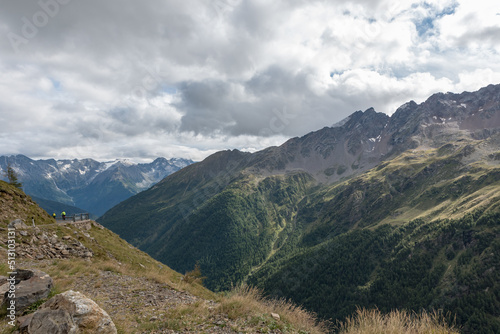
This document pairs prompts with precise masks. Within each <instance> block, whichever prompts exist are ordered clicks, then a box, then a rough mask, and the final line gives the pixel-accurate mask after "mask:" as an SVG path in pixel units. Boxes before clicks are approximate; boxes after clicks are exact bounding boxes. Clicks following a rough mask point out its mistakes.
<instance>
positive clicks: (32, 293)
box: [2, 269, 54, 314]
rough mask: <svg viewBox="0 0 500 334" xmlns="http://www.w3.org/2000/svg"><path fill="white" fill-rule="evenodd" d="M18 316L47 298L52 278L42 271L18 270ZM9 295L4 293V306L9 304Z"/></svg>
mask: <svg viewBox="0 0 500 334" xmlns="http://www.w3.org/2000/svg"><path fill="white" fill-rule="evenodd" d="M15 272H17V274H16V275H15V279H16V284H15V286H16V292H15V295H16V297H15V301H16V304H15V305H16V314H22V313H23V311H24V310H25V309H26V308H28V307H29V306H30V305H31V304H33V303H36V302H37V301H39V300H41V299H44V298H47V297H48V295H49V293H50V290H51V289H52V286H53V285H54V283H53V281H52V278H51V277H50V276H49V275H47V274H46V273H44V272H43V271H40V270H37V269H35V270H24V269H16V270H15ZM9 302H10V300H9V298H7V293H4V300H3V302H2V304H3V305H6V304H7V303H9Z"/></svg>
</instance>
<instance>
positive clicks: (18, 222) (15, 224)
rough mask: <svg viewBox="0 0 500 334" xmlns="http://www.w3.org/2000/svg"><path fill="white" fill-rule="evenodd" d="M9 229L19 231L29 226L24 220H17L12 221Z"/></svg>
mask: <svg viewBox="0 0 500 334" xmlns="http://www.w3.org/2000/svg"><path fill="white" fill-rule="evenodd" d="M8 227H9V228H15V229H16V230H18V229H23V230H24V229H27V228H28V225H26V224H25V223H24V221H23V220H22V219H16V220H13V221H11V222H10V223H9V225H8Z"/></svg>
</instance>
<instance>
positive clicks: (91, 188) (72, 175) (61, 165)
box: [0, 155, 193, 216]
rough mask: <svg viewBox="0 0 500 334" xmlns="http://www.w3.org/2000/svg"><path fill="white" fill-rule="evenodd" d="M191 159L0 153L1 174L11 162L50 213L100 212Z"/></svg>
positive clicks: (150, 184)
mask: <svg viewBox="0 0 500 334" xmlns="http://www.w3.org/2000/svg"><path fill="white" fill-rule="evenodd" d="M192 162H193V161H191V160H188V159H177V158H174V159H170V160H167V159H165V158H157V159H156V160H154V161H153V162H151V163H143V164H136V163H132V162H130V161H128V160H115V161H109V162H99V161H96V160H93V159H80V160H79V159H73V160H54V159H48V160H33V159H30V158H28V157H26V156H24V155H15V156H2V157H0V175H1V176H2V177H3V179H5V177H4V175H3V174H4V173H3V171H5V170H7V166H8V165H10V166H11V167H12V168H13V169H14V171H15V172H16V173H17V176H18V179H19V181H20V182H21V183H22V184H23V190H24V191H25V192H26V193H27V194H28V195H31V196H33V197H34V199H35V200H36V199H38V203H39V204H40V205H41V206H42V207H43V208H44V209H46V210H48V211H49V212H50V213H52V212H56V213H57V214H60V211H63V210H64V211H66V212H67V213H68V214H70V213H71V212H72V211H76V210H83V211H80V212H90V213H92V214H93V215H95V216H100V215H102V214H103V213H104V212H106V211H107V210H108V209H110V208H111V207H113V206H115V205H116V204H118V203H120V202H121V201H123V200H125V199H127V198H129V197H130V196H132V195H135V194H137V193H138V192H140V191H142V190H145V189H147V188H149V187H151V186H152V185H153V184H155V183H156V182H158V181H160V180H161V179H163V178H164V177H165V176H167V175H169V174H171V173H173V172H175V171H177V170H179V169H181V168H183V167H185V166H187V165H189V164H191V163H192ZM48 201H51V202H48ZM57 203H60V204H57ZM69 206H74V207H76V208H73V209H72V208H70V207H69ZM56 210H57V211H56ZM75 213H77V212H75Z"/></svg>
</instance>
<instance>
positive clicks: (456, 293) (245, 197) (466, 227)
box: [99, 85, 500, 333]
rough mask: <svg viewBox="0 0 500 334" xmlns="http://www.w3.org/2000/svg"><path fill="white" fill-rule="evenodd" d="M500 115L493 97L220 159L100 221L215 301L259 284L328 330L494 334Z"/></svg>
mask: <svg viewBox="0 0 500 334" xmlns="http://www.w3.org/2000/svg"><path fill="white" fill-rule="evenodd" d="M499 110H500V86H493V85H490V86H488V87H485V88H483V89H481V90H479V91H477V92H472V93H468V92H464V93H462V94H452V93H447V94H436V95H433V96H431V97H430V98H429V99H428V100H427V101H426V102H424V103H422V104H420V105H417V104H416V103H414V102H409V103H406V104H405V105H403V106H401V107H400V108H399V109H398V110H397V111H396V112H395V113H394V114H393V115H392V116H391V117H388V116H386V115H384V114H380V113H377V112H375V111H374V110H373V109H369V110H367V111H365V112H356V113H354V114H353V115H351V116H350V117H349V118H348V119H346V121H345V122H343V124H342V125H340V126H338V127H332V128H324V129H322V130H319V131H316V132H313V133H310V134H307V135H305V136H303V137H300V138H292V139H290V140H288V141H287V142H286V143H284V144H283V145H281V146H279V147H271V148H268V149H265V150H263V151H259V152H256V153H252V154H251V153H245V152H239V151H236V150H233V151H222V152H218V153H216V154H214V155H212V156H210V157H208V158H207V159H205V160H204V161H202V162H199V163H196V164H193V165H191V166H188V167H186V168H184V169H182V170H181V171H179V172H177V173H174V174H172V175H170V176H168V177H166V178H165V179H164V180H162V181H161V182H160V183H158V184H157V185H155V186H154V187H152V188H151V189H149V190H147V191H144V192H142V193H140V194H138V195H136V196H133V197H131V198H130V199H128V200H126V201H124V202H123V203H121V204H119V205H117V206H116V207H114V208H113V209H111V210H110V211H108V212H107V213H106V214H104V215H103V216H102V217H101V218H100V219H99V221H100V222H101V223H102V224H103V225H105V226H106V227H108V228H110V229H111V230H113V231H115V232H116V233H118V234H119V235H120V236H122V237H123V238H125V239H126V240H128V241H130V242H131V243H132V244H134V245H136V246H137V247H139V248H140V249H142V250H144V251H146V252H148V253H149V254H151V255H152V256H153V257H154V258H156V259H158V260H160V261H162V262H164V263H166V264H168V265H169V266H171V267H172V268H174V269H175V270H178V271H180V272H185V271H187V270H189V269H190V268H192V267H193V266H194V265H195V264H196V263H198V264H199V265H200V268H201V270H202V272H203V273H204V275H205V276H207V279H206V281H205V284H206V286H207V287H209V288H210V289H212V290H215V291H223V290H227V289H230V288H231V286H233V285H237V284H240V283H242V282H247V283H249V284H252V285H256V286H259V287H261V288H263V289H264V291H265V292H266V293H268V294H270V295H272V296H277V297H284V298H291V299H292V300H293V301H294V302H296V303H298V304H300V305H304V306H306V307H307V308H308V309H310V310H312V311H314V312H317V313H318V314H319V315H320V316H322V317H323V318H326V319H329V318H332V319H344V318H345V317H347V316H348V315H350V314H352V313H353V312H354V311H355V310H356V307H357V306H361V307H368V308H369V307H374V306H377V307H379V308H380V309H381V310H383V311H384V312H387V311H389V310H391V309H393V308H402V309H410V310H419V309H422V308H424V309H429V308H430V309H444V310H447V311H449V312H452V313H454V314H457V317H458V321H459V323H460V325H461V326H464V328H465V333H473V332H476V331H477V330H478V328H480V329H481V330H484V331H485V332H488V331H493V332H495V331H497V330H500V327H499V326H500V322H499V318H498V317H499V315H498V314H497V312H496V311H495V310H496V309H498V306H500V299H499V298H498V297H499V295H498V293H499V290H498V289H499V287H498V286H497V284H496V283H494V282H497V281H499V278H500V277H499V276H498V272H499V271H498V269H499V267H498V265H499V257H498V254H499V253H498V249H497V248H498V245H499V244H498V240H499V238H498V237H499V235H500V230H499V227H498V222H499V217H498V214H499V211H500V195H499V194H500V192H499V191H498V189H500V160H498V154H499V147H500V131H499V129H500V122H499V118H498V114H499ZM146 222H147V223H146ZM145 223H146V224H147V226H148V228H147V229H144V228H143V226H144V224H145ZM486 286H487V287H489V290H488V291H489V292H488V294H487V295H485V294H484V292H483V290H484V288H485V287H486ZM481 289H483V290H481ZM461 291H462V292H461ZM463 291H468V294H464V293H463ZM476 300H488V302H487V303H488V305H489V306H488V307H487V308H481V309H477V308H475V306H474V305H475V304H476ZM479 319H480V320H479ZM478 323H480V325H478ZM478 326H479V327H478Z"/></svg>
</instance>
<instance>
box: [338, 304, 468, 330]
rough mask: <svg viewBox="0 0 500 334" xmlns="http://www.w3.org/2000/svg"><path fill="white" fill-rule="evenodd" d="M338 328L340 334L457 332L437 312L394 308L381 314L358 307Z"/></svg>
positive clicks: (375, 310) (377, 311)
mask: <svg viewBox="0 0 500 334" xmlns="http://www.w3.org/2000/svg"><path fill="white" fill-rule="evenodd" d="M338 329H339V333H341V334H379V333H384V334H459V331H458V330H457V329H456V328H454V326H449V325H448V324H447V323H446V321H445V319H444V317H443V315H442V314H440V313H439V312H433V313H428V312H425V311H424V312H422V313H420V314H415V313H408V312H406V311H398V310H396V311H392V312H391V313H389V314H382V313H381V312H380V311H379V310H377V309H374V310H366V309H358V310H357V312H356V314H355V315H353V316H351V317H349V318H348V319H347V320H346V321H345V322H343V323H341V324H340V325H339V326H338Z"/></svg>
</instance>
